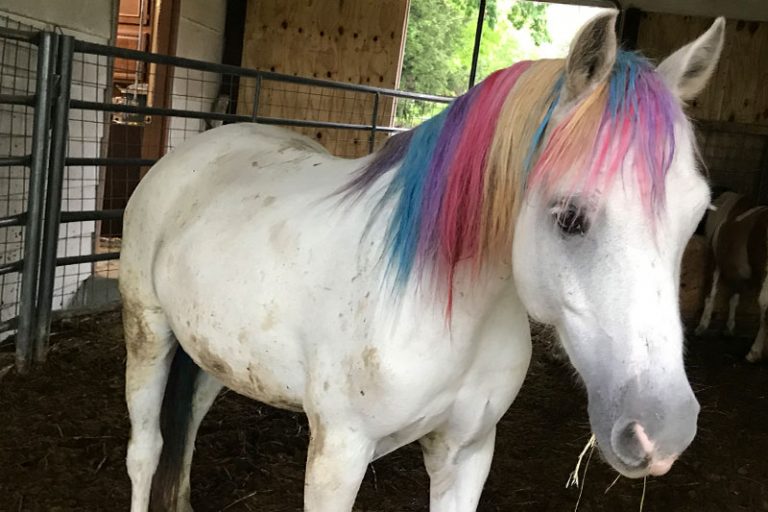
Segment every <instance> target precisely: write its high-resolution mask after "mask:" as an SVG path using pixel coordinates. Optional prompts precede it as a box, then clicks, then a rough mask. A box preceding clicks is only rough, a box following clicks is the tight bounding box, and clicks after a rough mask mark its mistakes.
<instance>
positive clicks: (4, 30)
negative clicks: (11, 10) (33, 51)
mask: <svg viewBox="0 0 768 512" xmlns="http://www.w3.org/2000/svg"><path fill="white" fill-rule="evenodd" d="M40 34H41V32H30V31H28V30H18V29H15V28H8V27H0V38H3V39H13V40H14V41H24V42H26V43H33V44H40V43H39V39H40Z"/></svg>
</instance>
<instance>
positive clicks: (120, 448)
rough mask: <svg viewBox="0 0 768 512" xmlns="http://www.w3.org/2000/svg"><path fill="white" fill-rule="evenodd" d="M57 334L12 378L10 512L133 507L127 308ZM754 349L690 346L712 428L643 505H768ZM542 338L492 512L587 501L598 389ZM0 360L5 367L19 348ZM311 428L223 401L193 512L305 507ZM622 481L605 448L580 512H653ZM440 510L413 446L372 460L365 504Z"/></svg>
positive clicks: (510, 424) (247, 404)
mask: <svg viewBox="0 0 768 512" xmlns="http://www.w3.org/2000/svg"><path fill="white" fill-rule="evenodd" d="M55 331H56V333H55V335H54V337H53V341H52V347H53V348H52V351H51V354H50V357H49V360H48V363H47V364H46V365H45V367H44V368H42V369H41V370H40V371H38V372H36V373H33V374H32V375H28V376H19V375H16V374H15V373H14V372H13V371H10V372H8V373H7V374H5V375H4V376H3V377H2V380H0V511H51V512H56V511H70V510H78V511H100V510H110V511H114V510H127V509H128V504H129V496H130V486H129V481H128V477H127V475H126V472H125V465H124V457H125V445H126V441H127V435H128V420H127V413H126V409H125V405H124V402H123V364H124V349H123V345H122V333H121V327H120V321H119V316H118V315H117V314H114V313H109V314H104V315H100V316H98V317H95V318H90V319H85V320H78V321H70V322H68V323H63V324H59V325H56V326H55ZM748 345H749V340H747V339H741V340H725V339H720V338H719V337H718V338H709V339H702V340H693V341H691V342H689V354H688V358H687V359H688V367H689V376H690V379H691V382H692V384H693V386H694V390H695V391H696V394H697V396H698V398H699V400H700V401H701V404H702V412H701V417H700V423H699V435H698V437H697V438H696V440H695V442H694V444H693V445H692V446H691V448H690V449H689V450H688V451H687V452H686V454H685V455H684V456H683V457H682V459H681V460H680V461H679V462H678V463H677V464H676V465H675V467H674V468H673V469H672V471H671V473H670V474H668V475H667V476H665V477H662V478H653V479H649V480H648V481H647V488H646V490H645V502H644V510H645V511H648V512H650V511H664V512H667V511H692V512H693V511H696V512H701V511H718V512H722V511H742V510H744V511H768V488H767V487H768V366H750V365H747V364H746V363H744V362H742V357H743V355H744V353H745V352H746V350H747V347H748ZM544 347H545V344H544V343H541V342H538V343H536V344H535V349H534V350H535V352H534V361H533V363H532V366H531V371H530V374H529V375H528V379H527V380H526V383H525V385H524V386H523V389H522V391H521V393H520V396H519V398H518V399H517V401H516V402H515V403H514V405H513V406H512V408H511V409H510V411H509V412H508V413H507V415H506V416H505V417H504V419H503V420H502V422H501V424H500V425H499V429H498V440H497V447H496V456H495V458H494V462H493V467H492V469H491V475H490V477H489V480H488V483H487V484H486V487H485V491H484V493H483V498H482V501H481V504H480V507H479V510H481V511H486V512H489V511H497V510H499V511H550V510H551V511H569V510H574V507H575V505H576V501H577V498H578V495H579V490H578V489H575V488H571V489H565V485H564V484H565V482H566V479H567V478H568V474H569V473H570V472H571V470H572V469H573V467H574V464H575V462H576V459H577V456H578V454H579V452H580V451H581V449H582V447H583V446H584V444H585V442H586V440H587V438H588V437H589V426H588V423H587V416H586V399H585V396H584V393H583V391H582V390H581V388H580V387H579V386H578V385H577V384H576V381H575V379H574V376H573V372H572V370H570V368H569V367H568V366H566V365H565V364H562V363H559V362H557V361H556V360H554V359H552V358H551V357H548V352H546V349H545V348H544ZM0 348H1V347H0ZM11 349H12V348H11V347H10V346H7V345H6V346H5V350H6V352H8V351H10V350H11ZM0 355H5V356H6V358H5V359H3V361H7V360H8V359H7V356H9V355H10V354H8V353H6V354H0ZM1 366H2V365H0V367H1ZM307 434H308V432H307V423H306V420H305V418H304V417H303V416H302V415H300V414H292V413H287V412H283V411H279V410H276V409H272V408H269V407H266V406H264V405H261V404H259V403H256V402H252V401H249V400H247V399H244V398H242V397H239V396H237V395H235V394H234V393H231V392H230V393H226V394H224V395H222V396H221V397H220V398H219V399H218V402H217V403H216V404H215V406H214V407H213V409H212V410H211V413H210V414H209V415H208V417H207V418H206V419H205V422H204V423H203V426H202V427H201V431H200V436H199V437H198V443H197V451H196V454H195V461H194V465H193V473H192V503H193V506H194V507H195V510H196V511H197V512H205V511H223V510H227V511H231V512H237V511H255V510H259V511H265V512H278V511H298V510H301V500H302V498H301V496H302V490H303V483H302V482H303V481H302V479H303V466H304V460H305V457H306V446H307ZM613 480H614V474H613V473H612V471H611V470H610V469H609V468H608V466H606V465H605V464H604V463H602V462H601V461H599V459H598V457H597V456H595V457H594V458H593V459H592V462H591V464H590V466H589V470H588V473H587V477H586V481H585V483H584V489H583V496H582V498H581V503H580V506H579V510H581V511H611V512H614V511H622V512H623V511H636V510H640V501H641V495H642V492H643V483H642V481H630V480H626V479H620V480H619V481H618V482H617V483H616V484H615V485H614V486H613V487H612V488H611V489H610V490H609V491H608V492H607V493H606V492H605V490H606V488H607V487H608V486H609V484H610V483H611V482H612V481H613ZM427 509H428V482H427V477H426V473H425V471H424V469H423V466H422V462H421V454H420V452H419V450H418V448H417V447H416V446H408V447H405V448H403V449H401V450H399V451H397V452H395V453H394V454H392V455H389V456H387V457H385V458H384V459H382V460H380V461H377V462H376V463H374V464H372V465H371V467H370V469H369V471H368V474H367V476H366V478H365V481H364V483H363V485H362V488H361V491H360V494H359V497H358V500H357V505H356V510H359V511H371V512H373V511H416V510H419V511H424V510H427Z"/></svg>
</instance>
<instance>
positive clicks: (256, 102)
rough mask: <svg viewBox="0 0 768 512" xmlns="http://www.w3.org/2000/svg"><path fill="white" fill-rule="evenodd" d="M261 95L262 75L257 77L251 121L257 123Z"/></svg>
mask: <svg viewBox="0 0 768 512" xmlns="http://www.w3.org/2000/svg"><path fill="white" fill-rule="evenodd" d="M260 95H261V75H258V76H257V77H256V84H254V88H253V111H252V113H251V119H252V120H253V121H256V119H258V117H259V96H260Z"/></svg>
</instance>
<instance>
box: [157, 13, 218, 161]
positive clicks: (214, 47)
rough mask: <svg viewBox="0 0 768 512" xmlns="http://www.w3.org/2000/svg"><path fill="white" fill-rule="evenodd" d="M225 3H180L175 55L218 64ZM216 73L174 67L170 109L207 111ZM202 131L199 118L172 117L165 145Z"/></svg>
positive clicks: (202, 124)
mask: <svg viewBox="0 0 768 512" xmlns="http://www.w3.org/2000/svg"><path fill="white" fill-rule="evenodd" d="M226 10H227V2H226V0H183V1H182V2H181V11H180V13H179V29H178V35H177V38H176V55H177V56H178V57H185V58H188V59H197V60H203V61H206V62H216V63H219V62H221V55H222V49H223V47H224V20H225V17H226ZM220 81H221V77H220V76H219V75H218V74H217V73H209V72H205V71H197V70H194V69H181V68H176V71H175V75H174V79H173V86H172V92H171V107H172V108H177V109H183V110H196V111H198V112H209V111H210V110H211V107H212V105H213V103H214V100H215V99H216V96H217V95H218V93H219V84H220ZM204 129H205V124H204V122H203V121H202V120H200V119H182V118H173V119H172V120H171V122H170V128H169V133H168V145H169V146H170V147H171V148H173V147H176V146H178V145H179V144H180V143H181V142H183V141H184V140H185V139H187V138H189V137H190V136H191V135H193V134H195V133H198V132H201V131H203V130H204Z"/></svg>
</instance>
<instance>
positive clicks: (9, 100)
mask: <svg viewBox="0 0 768 512" xmlns="http://www.w3.org/2000/svg"><path fill="white" fill-rule="evenodd" d="M0 104H3V105H27V106H29V107H31V106H33V105H34V104H35V95H34V94H25V95H21V94H0Z"/></svg>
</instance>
